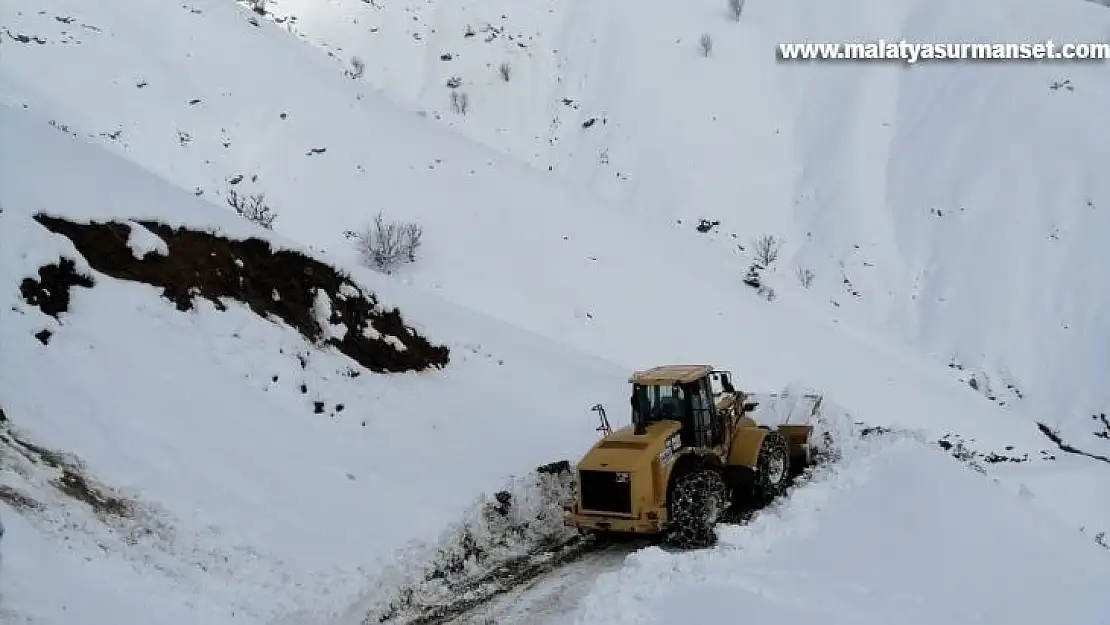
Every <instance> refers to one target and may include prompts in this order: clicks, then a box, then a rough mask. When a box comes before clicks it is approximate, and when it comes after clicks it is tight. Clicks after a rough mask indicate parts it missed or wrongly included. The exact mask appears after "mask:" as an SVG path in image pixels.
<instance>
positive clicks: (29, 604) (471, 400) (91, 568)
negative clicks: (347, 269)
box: [0, 107, 626, 625]
mask: <svg viewBox="0 0 1110 625" xmlns="http://www.w3.org/2000/svg"><path fill="white" fill-rule="evenodd" d="M0 128H2V129H3V135H4V142H3V146H2V147H0V172H2V174H0V209H2V211H3V212H2V213H0V237H2V238H0V268H2V272H0V283H2V284H3V285H4V287H3V288H2V289H0V294H2V297H3V301H2V302H0V303H2V306H0V308H2V312H0V345H2V346H3V350H2V357H0V408H2V409H3V411H4V415H5V417H6V421H4V422H3V423H2V424H0V425H2V426H3V427H4V430H3V436H0V440H3V441H5V442H6V443H7V445H0V467H2V469H3V470H2V471H0V501H2V502H3V503H4V504H8V505H9V506H10V505H12V504H17V503H19V502H20V501H22V502H23V503H22V505H19V506H17V512H19V514H16V515H13V514H12V510H13V508H12V507H8V506H2V508H3V515H4V521H5V524H6V526H7V535H6V536H5V538H4V545H3V546H4V551H5V554H4V555H5V558H4V571H3V574H2V575H0V581H2V585H0V594H2V595H3V596H4V597H5V599H8V600H9V601H10V602H11V603H12V604H14V605H12V606H11V609H13V610H17V611H22V612H23V613H24V614H25V615H28V616H31V617H33V618H32V620H31V622H33V623H39V622H42V623H65V622H73V621H69V620H67V619H68V618H75V617H76V618H79V619H81V622H89V623H129V622H145V623H152V622H164V623H175V624H179V625H180V624H183V623H221V622H231V621H232V620H234V621H235V622H258V623H261V622H268V618H269V617H273V616H274V615H275V613H276V612H278V611H281V610H288V611H294V610H299V609H315V608H319V607H328V606H331V607H335V608H338V607H342V603H343V601H344V600H345V597H346V596H349V595H350V593H352V592H355V591H361V589H362V585H363V584H364V583H365V579H366V577H367V576H368V575H370V574H372V573H373V572H374V571H375V564H374V563H375V560H376V558H386V559H388V557H389V556H390V553H391V551H392V549H394V548H396V547H398V546H400V545H401V544H403V543H404V542H405V541H407V540H410V539H429V538H433V537H435V535H436V534H438V532H439V530H440V528H442V526H443V525H444V524H445V523H446V522H447V521H448V520H450V519H452V518H454V517H455V516H456V515H457V514H458V513H459V511H460V510H462V509H464V508H465V507H466V506H467V505H468V504H469V503H470V502H471V501H472V500H473V498H474V497H476V496H477V495H478V494H479V493H480V492H482V491H486V490H489V489H490V488H494V487H497V486H498V485H499V484H501V482H502V481H503V480H504V479H505V478H506V477H507V476H508V475H510V474H518V475H519V474H523V473H525V472H527V471H528V470H529V469H531V468H532V467H534V466H536V465H538V464H541V463H544V462H548V461H550V460H552V459H556V458H561V457H565V456H566V455H567V454H568V453H571V452H572V451H573V450H576V449H579V448H582V447H583V446H584V445H587V444H589V442H590V441H591V440H592V438H593V435H594V433H593V425H594V423H593V421H594V417H593V415H591V414H590V413H589V411H588V408H589V405H590V403H591V402H594V401H606V402H617V401H620V400H621V399H623V390H622V386H621V383H622V382H623V378H624V376H625V375H626V373H625V372H624V371H623V370H622V369H620V368H618V367H616V366H613V365H610V364H606V363H604V362H601V361H598V360H596V359H594V358H591V357H588V356H585V355H582V354H580V353H575V352H573V351H571V350H568V349H566V348H564V347H561V346H559V345H557V344H554V343H551V342H550V341H547V340H544V339H542V338H539V337H536V336H534V335H531V334H528V333H525V332H522V331H520V330H515V329H513V328H512V327H510V326H507V325H506V324H504V323H501V322H497V321H494V320H492V319H489V318H483V317H481V316H478V315H475V314H473V313H470V312H466V311H464V310H460V309H458V308H455V307H452V306H450V305H447V304H445V303H443V302H442V301H440V300H439V299H438V298H434V297H433V298H429V297H427V296H419V295H417V294H414V293H411V292H409V291H408V290H407V289H403V288H398V287H397V286H396V285H394V284H391V282H390V281H389V280H387V279H384V278H382V277H380V276H378V275H377V274H374V273H372V272H370V271H368V270H356V271H354V272H353V275H355V276H356V280H357V281H358V282H359V283H361V285H363V288H365V289H368V290H370V291H371V292H372V293H373V294H374V295H376V296H377V297H378V298H379V300H380V301H382V302H383V305H385V306H398V307H399V309H400V310H401V313H402V315H403V317H404V320H405V322H406V323H407V324H410V325H411V326H413V327H414V328H416V329H417V330H418V331H420V332H422V333H424V334H426V335H427V336H428V337H429V338H430V339H431V340H432V341H434V342H441V343H443V344H445V345H447V346H448V347H449V348H450V362H449V364H448V365H447V367H446V368H445V369H444V370H442V371H439V370H435V369H433V370H429V371H425V372H423V373H398V374H388V375H387V374H376V373H372V372H371V371H369V370H367V369H366V368H365V367H362V366H360V365H359V364H358V363H357V362H355V361H353V360H351V359H350V358H348V357H346V356H344V355H343V354H341V353H339V352H338V351H336V350H335V349H333V348H320V347H318V346H316V345H314V344H312V343H311V342H309V341H308V340H306V339H305V338H304V337H302V336H301V335H300V334H298V332H297V331H296V330H293V329H292V328H290V327H289V326H288V325H286V324H283V323H271V322H269V321H265V320H263V319H261V318H260V317H258V316H257V315H255V314H254V313H252V312H251V311H250V310H249V309H248V308H246V307H245V306H243V305H242V304H239V303H237V302H234V301H230V300H227V301H228V304H227V306H228V309H227V310H226V311H223V312H221V311H218V310H216V309H215V308H214V307H213V306H212V305H211V304H208V303H205V301H204V300H200V302H199V303H198V304H197V306H196V308H195V309H193V310H191V311H188V312H181V311H178V310H176V309H175V307H174V305H173V304H172V303H171V302H169V301H167V300H166V299H163V298H162V297H161V296H160V289H155V288H153V287H151V286H148V285H147V284H143V283H140V282H132V281H127V280H120V279H115V278H112V277H109V276H107V275H105V274H103V273H101V272H98V271H95V270H93V269H91V268H90V267H89V262H90V261H89V260H87V259H86V258H85V257H84V256H82V255H80V254H78V253H77V251H76V250H75V248H74V246H73V245H72V244H71V243H70V241H69V240H68V239H67V238H66V237H64V236H61V235H55V234H53V233H51V232H50V231H48V230H47V229H46V228H44V227H43V226H42V225H40V224H39V223H37V222H36V221H34V220H32V218H31V216H32V213H34V212H37V211H45V212H47V213H49V214H51V215H61V216H65V217H68V218H71V219H76V220H78V221H80V220H85V219H89V218H95V219H98V220H99V219H115V220H121V221H122V220H128V219H134V220H144V221H145V220H150V219H153V220H158V221H161V222H163V223H169V224H185V225H193V226H199V227H201V228H216V229H217V230H218V231H219V232H222V233H225V234H226V235H227V236H230V237H246V236H261V234H260V233H263V232H264V231H261V230H260V229H258V228H256V227H254V226H252V225H251V224H249V223H247V222H245V221H243V220H241V219H239V218H238V217H236V216H234V215H232V214H230V213H227V212H225V211H222V210H220V209H218V208H216V207H213V206H212V205H210V204H208V203H206V202H204V201H203V200H198V199H195V198H193V197H191V196H190V195H189V194H188V193H187V192H185V191H182V190H180V189H178V188H175V187H174V186H172V185H170V184H169V183H167V182H165V181H163V180H160V179H158V178H156V177H154V176H152V175H151V174H149V173H147V172H143V171H142V170H140V169H138V168H137V167H135V166H134V165H132V164H130V163H128V162H126V161H124V160H121V159H118V158H116V157H114V156H111V155H110V154H108V153H106V152H105V151H104V150H103V149H102V148H99V147H97V146H93V145H88V144H85V143H84V141H82V140H80V139H75V138H73V137H70V136H67V135H65V134H62V133H60V132H57V131H56V130H54V129H52V128H50V127H49V126H48V125H47V123H46V121H45V120H43V119H41V118H36V117H34V116H33V115H31V114H30V113H28V112H26V111H20V110H13V109H11V108H8V107H3V108H2V109H0ZM132 227H134V228H137V229H140V230H141V229H142V228H141V226H138V225H135V226H132ZM275 240H276V242H277V245H280V246H282V247H287V248H289V249H299V246H298V245H296V244H292V243H291V242H289V241H285V240H283V239H280V238H278V239H275ZM184 249H186V248H183V247H177V248H173V249H172V250H171V253H172V254H176V255H182V254H187V253H188V252H187V251H182V250H184ZM155 254H156V255H157V252H155ZM60 257H62V258H72V259H74V260H75V261H77V262H76V270H77V271H78V272H80V273H82V274H85V275H89V276H91V277H92V278H93V280H94V281H95V284H94V286H92V288H86V287H83V286H74V287H73V288H72V289H71V290H70V292H71V302H70V303H69V309H68V312H63V313H60V320H61V321H60V322H59V321H55V320H54V319H52V318H51V317H49V316H47V315H46V314H44V313H43V312H42V311H40V309H39V308H37V307H36V306H33V305H30V304H29V303H28V302H27V301H25V299H24V297H23V296H22V294H21V291H22V284H23V281H24V279H25V278H27V277H31V278H34V277H35V276H36V274H37V272H38V271H39V267H40V266H44V265H48V264H51V263H57V262H58V260H59V258H60ZM248 262H253V261H248ZM34 291H35V290H34V289H32V292H34ZM53 291H54V292H57V291H58V289H57V288H56V285H55V286H54V288H53ZM44 329H45V330H48V331H49V332H50V335H49V336H47V337H46V338H45V340H46V343H45V344H44V343H43V342H41V340H40V339H39V338H36V336H35V335H36V334H38V333H39V332H40V331H42V330H44ZM356 376H357V377H356ZM537 397H542V398H544V399H543V400H542V401H537V399H536V398H537ZM317 404H319V407H318V406H317ZM9 426H10V428H11V431H10V432H11V434H10V435H11V437H14V439H13V438H9V437H8V429H7V428H8V427H9ZM13 440H15V442H14V443H13V442H12V441H13ZM19 441H24V442H26V443H28V444H29V445H30V446H27V445H24V444H22V443H20V442H19ZM31 446H34V447H43V448H45V449H46V450H59V451H60V452H64V453H73V454H75V455H76V458H78V459H80V461H81V462H82V463H83V464H82V465H75V466H78V467H79V470H78V469H74V472H75V473H77V474H82V475H87V476H88V480H89V481H90V482H91V483H93V484H94V485H95V484H103V485H104V488H105V489H106V490H105V492H113V493H115V492H118V493H119V497H121V498H123V499H124V500H127V498H130V497H134V498H135V500H136V503H134V504H133V505H132V504H126V505H127V508H126V509H127V512H126V513H124V514H122V515H115V516H113V514H112V513H111V510H112V509H113V508H112V506H111V504H110V502H109V503H107V504H102V505H100V506H99V511H100V514H99V515H97V514H93V513H92V511H91V510H90V509H89V508H88V507H86V506H85V505H84V504H83V503H81V501H75V500H73V499H70V498H69V497H66V496H65V495H66V494H71V491H69V490H66V489H65V488H62V487H61V486H56V483H54V482H51V481H50V480H51V479H52V477H54V474H55V472H56V471H60V470H62V468H64V467H66V466H69V465H67V464H65V462H63V461H61V460H51V457H52V456H51V455H50V453H45V454H42V453H38V452H35V451H34V448H33V447H31ZM52 462H54V463H55V464H57V463H61V467H59V466H54V465H52V464H51V463H52ZM63 477H64V476H63ZM59 479H62V478H59ZM52 484H55V485H53V486H52ZM60 484H63V485H64V484H65V482H64V481H63V482H60ZM94 488H95V486H94ZM13 493H14V494H13ZM19 495H22V496H23V497H24V498H25V499H24V500H20V499H19V498H18V497H19ZM28 502H30V503H28ZM35 502H37V503H35ZM121 505H122V504H121ZM105 510H107V511H108V512H105ZM134 541H137V543H138V544H137V545H135V544H132V542H134ZM5 607H8V606H5ZM67 614H69V615H71V616H69V617H67V616H66V615H67ZM39 619H41V620H39ZM158 619H160V620H158ZM16 622H18V621H16Z"/></svg>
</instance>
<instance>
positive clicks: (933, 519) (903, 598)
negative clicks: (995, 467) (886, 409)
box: [575, 437, 1110, 625]
mask: <svg viewBox="0 0 1110 625" xmlns="http://www.w3.org/2000/svg"><path fill="white" fill-rule="evenodd" d="M884 439H885V440H884ZM880 441H881V442H880ZM1107 583H1110V552H1108V551H1105V550H1103V549H1100V548H1099V547H1098V546H1096V545H1094V544H1093V543H1092V541H1090V540H1088V539H1086V538H1084V537H1082V536H1080V534H1079V533H1078V532H1076V531H1074V530H1073V529H1071V528H1069V527H1066V526H1063V525H1061V524H1058V523H1057V522H1056V521H1055V520H1053V519H1051V518H1049V517H1047V516H1045V515H1044V514H1042V512H1041V511H1039V510H1037V509H1036V508H1035V507H1033V506H1031V505H1030V504H1029V503H1027V502H1026V501H1023V500H1022V499H1020V498H1018V497H1016V496H1014V495H1012V494H1010V493H1008V492H1006V491H1005V490H1004V489H1003V488H1001V487H999V486H998V485H997V484H994V483H992V482H991V481H990V480H989V479H987V478H985V477H983V476H981V475H980V474H978V473H976V472H974V471H970V470H968V469H967V468H966V467H964V466H961V465H960V464H959V463H957V462H954V461H953V460H951V459H950V458H946V457H945V456H944V455H942V454H941V453H940V452H938V451H935V450H932V449H926V448H924V447H922V446H921V444H920V443H918V442H916V441H914V440H912V439H908V438H901V439H900V440H893V441H891V440H890V439H889V437H880V438H878V439H873V440H872V442H870V443H868V444H866V445H857V446H856V448H855V449H854V450H852V451H851V452H850V453H849V454H846V456H845V461H844V462H843V463H841V464H838V465H833V466H832V467H831V468H830V469H829V470H828V471H827V472H826V473H825V474H824V475H822V476H820V477H819V478H817V479H815V480H814V481H812V482H811V483H809V484H807V485H805V486H803V487H801V488H799V489H798V490H797V491H795V492H794V493H793V494H792V496H791V497H789V498H788V499H786V500H784V502H783V504H782V505H781V506H778V507H776V508H772V509H769V510H766V511H763V512H761V513H759V514H758V515H757V516H756V518H755V519H753V521H752V522H751V523H750V524H749V525H747V526H744V527H739V528H733V529H730V530H729V531H727V532H722V536H721V544H720V545H719V546H718V547H716V548H714V549H711V550H706V551H703V552H698V553H693V554H670V553H666V552H664V551H661V550H658V549H649V550H644V551H642V552H640V553H637V554H635V555H634V556H632V557H630V558H629V559H628V562H627V566H626V568H625V569H623V570H621V571H620V572H617V573H613V574H610V575H607V576H605V577H603V578H602V579H601V580H600V581H599V583H598V585H597V587H596V589H595V590H594V592H593V593H592V595H591V596H590V597H588V598H587V600H586V602H585V604H584V606H583V609H582V612H581V613H580V614H579V615H577V620H576V621H575V622H576V623H579V624H582V625H585V624H586V623H609V624H612V623H671V622H676V621H680V620H688V619H696V620H707V621H718V620H729V619H730V618H734V617H735V615H736V610H737V609H738V606H743V610H744V614H745V615H746V616H745V618H748V617H751V618H775V619H779V620H780V621H782V622H786V623H794V622H799V623H800V622H803V621H804V620H809V619H811V618H814V617H817V616H820V618H821V620H822V621H829V622H833V623H844V624H847V623H876V624H878V623H884V622H887V623H889V622H892V621H896V622H899V623H912V624H918V623H920V624H921V625H925V624H929V623H938V622H944V623H967V624H971V623H984V622H991V623H994V622H998V623H1014V624H1034V623H1044V622H1068V623H1082V624H1090V625H1095V624H1096V623H1100V622H1102V621H1103V620H1104V619H1105V615H1106V614H1108V613H1110V597H1108V596H1107V595H1106V592H1105V588H1106V585H1107ZM1046 597H1051V598H1052V599H1051V600H1046V599H1045V598H1046ZM738 602H739V603H738ZM749 608H750V612H749V611H748V610H749Z"/></svg>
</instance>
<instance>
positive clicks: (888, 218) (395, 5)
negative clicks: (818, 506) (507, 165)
mask: <svg viewBox="0 0 1110 625" xmlns="http://www.w3.org/2000/svg"><path fill="white" fill-rule="evenodd" d="M269 10H270V11H271V12H272V15H271V17H272V18H273V17H276V18H277V19H284V18H289V17H290V16H294V17H295V18H296V20H295V22H289V21H286V22H284V23H283V24H282V27H283V28H287V29H289V30H290V31H292V32H293V33H295V34H297V35H299V36H301V37H303V38H304V39H305V40H306V41H307V42H310V43H312V44H314V45H316V46H318V47H321V48H322V49H323V51H326V52H327V53H328V54H329V55H331V57H332V58H331V59H330V60H331V61H332V64H333V65H334V69H333V70H332V71H334V72H340V71H342V69H343V68H344V67H345V65H346V64H347V63H348V62H349V60H350V58H352V57H358V58H359V59H361V60H362V61H363V64H364V66H365V69H364V72H363V75H362V77H361V79H360V80H361V81H362V82H365V83H369V84H372V85H374V86H375V87H377V88H379V89H381V90H382V91H383V92H384V93H386V94H388V95H389V96H391V97H392V98H393V99H395V100H397V101H399V102H402V103H405V104H407V105H409V106H411V107H413V108H416V109H420V110H423V111H426V112H427V115H428V116H429V118H432V119H436V120H439V121H440V122H441V123H442V124H444V125H446V126H448V127H450V128H452V129H454V130H456V131H458V132H460V133H462V134H464V135H465V136H468V137H471V138H473V139H475V140H477V141H480V142H482V143H484V144H486V145H489V146H491V147H493V148H495V149H497V150H499V151H501V152H503V153H506V154H510V155H512V156H514V157H516V158H519V159H521V160H524V161H526V162H529V163H531V164H532V165H533V166H534V167H536V168H537V169H540V170H544V171H546V170H548V169H550V170H551V172H552V174H553V175H554V176H557V177H559V178H560V179H562V180H563V181H565V182H566V183H567V184H572V185H575V186H579V187H584V188H588V189H590V190H591V191H594V192H595V193H597V194H599V195H600V196H603V197H606V198H610V199H614V200H619V201H621V202H624V203H627V207H628V208H630V209H631V210H632V211H633V212H634V213H636V214H637V215H641V216H646V217H648V218H649V219H651V220H652V221H654V222H656V223H659V224H670V225H675V224H676V221H678V222H680V223H681V225H677V226H675V227H677V228H678V229H679V230H680V231H683V232H684V233H690V232H693V228H694V226H695V225H696V224H697V222H698V220H700V219H707V220H711V221H719V222H720V225H719V226H716V227H715V228H714V230H713V231H712V232H711V233H709V234H706V235H703V236H702V237H701V238H703V239H708V240H712V241H713V242H714V243H715V244H717V245H719V248H720V251H722V252H726V253H733V254H734V257H732V258H731V260H724V259H721V260H718V261H716V262H717V263H718V264H720V265H722V266H726V263H727V266H729V268H730V269H731V273H730V276H732V278H731V279H730V281H729V284H730V285H731V284H735V283H736V279H735V278H736V277H738V276H739V275H741V274H742V273H743V272H744V270H745V269H746V267H747V263H748V262H749V259H750V252H751V243H752V240H753V239H754V238H756V237H758V236H761V235H763V234H765V233H770V234H774V235H776V236H777V237H779V239H780V240H782V241H783V247H782V250H781V253H780V257H779V260H778V261H777V262H776V264H775V267H774V270H773V272H772V274H773V275H772V276H771V278H770V280H771V281H772V282H773V284H774V286H775V289H776V291H777V292H778V294H779V296H780V299H797V300H799V304H800V305H802V306H804V307H806V308H809V309H813V310H815V311H817V312H818V313H819V314H820V316H821V317H830V318H836V319H839V320H840V321H841V322H842V323H845V322H849V321H857V322H863V323H867V324H868V325H871V326H874V327H875V330H873V331H875V332H881V333H882V334H883V335H886V336H888V337H891V339H892V340H899V341H908V342H909V343H910V344H912V345H914V346H915V347H917V348H919V349H920V350H922V351H924V352H926V353H928V354H930V355H931V356H932V357H933V358H935V359H936V360H938V361H940V362H941V363H943V364H948V363H949V362H951V361H953V360H954V361H956V362H958V363H960V364H961V365H962V366H963V367H966V368H967V369H968V373H967V374H964V375H963V376H962V377H964V379H966V380H970V376H971V374H972V373H974V375H975V378H976V384H977V385H978V386H979V387H980V388H981V389H982V392H983V394H984V395H987V396H993V397H996V398H997V399H999V400H1000V401H1003V402H1006V403H1008V404H1011V405H1012V404H1022V405H1024V407H1025V408H1026V409H1027V410H1030V411H1033V412H1037V413H1040V414H1041V418H1042V419H1043V420H1046V421H1048V422H1049V423H1051V424H1052V425H1053V426H1054V427H1062V428H1064V429H1065V431H1066V432H1067V433H1068V434H1069V437H1070V438H1072V439H1082V440H1083V443H1084V445H1087V446H1093V447H1102V449H1103V450H1104V453H1106V452H1110V442H1107V439H1097V438H1093V437H1092V436H1091V434H1092V431H1093V429H1092V427H1090V425H1091V424H1090V423H1089V421H1090V416H1091V415H1092V414H1097V413H1100V412H1106V411H1107V408H1108V407H1110V389H1108V387H1107V386H1106V385H1105V384H1102V383H1101V380H1102V377H1103V375H1104V373H1103V372H1105V371H1106V370H1107V368H1108V367H1110V360H1108V358H1110V356H1108V354H1110V352H1108V351H1107V350H1106V349H1105V347H1104V346H1105V345H1108V344H1110V324H1108V322H1107V317H1106V315H1105V314H1102V313H1103V311H1105V310H1106V309H1107V307H1108V306H1110V302H1108V301H1107V300H1106V299H1105V297H1104V296H1103V295H1102V293H1103V292H1104V290H1103V289H1095V290H1092V288H1091V287H1092V286H1093V285H1098V284H1106V283H1108V282H1110V275H1108V274H1107V270H1106V267H1107V266H1108V264H1107V262H1106V258H1105V252H1104V250H1103V246H1102V244H1101V238H1100V237H1101V236H1102V233H1104V232H1106V231H1107V230H1108V229H1110V209H1108V207H1110V188H1108V187H1107V184H1106V181H1105V176H1104V175H1102V169H1101V163H1104V162H1106V161H1107V159H1108V158H1110V147H1108V145H1107V143H1106V142H1105V141H1103V140H1102V139H1101V137H1102V134H1101V132H1100V130H1099V129H1101V128H1105V127H1107V126H1108V125H1110V89H1108V88H1107V87H1106V85H1107V84H1110V74H1108V72H1110V69H1108V66H1107V63H1106V62H1104V61H1095V62H1033V63H1029V62H1022V61H1019V62H1016V63H1015V62H1009V63H1007V62H1001V63H969V62H938V63H928V62H921V63H918V64H916V65H914V66H913V67H909V66H906V65H904V64H901V63H897V62H879V63H855V64H851V63H782V62H778V61H777V60H776V57H775V53H774V51H775V49H776V46H777V45H778V44H779V43H787V42H837V41H846V40H855V39H867V40H872V39H877V38H885V39H887V40H898V39H902V38H904V39H906V40H908V41H910V42H929V41H945V42H968V41H970V42H1009V41H1043V40H1045V39H1051V40H1053V41H1055V42H1057V43H1058V44H1062V43H1066V42H1105V41H1106V40H1107V33H1108V32H1110V11H1107V9H1106V8H1105V7H1102V6H1098V5H1096V4H1094V3H1090V2H1083V1H1079V0H1067V1H1057V0H1018V1H1014V0H975V1H973V2H963V1H957V0H941V1H939V2H938V1H936V0H894V1H891V2H884V3H882V6H881V7H876V6H875V4H874V3H873V2H869V1H867V0H838V1H837V2H826V3H822V4H820V5H817V6H814V5H813V3H811V2H803V1H801V0H775V1H773V2H772V1H769V0H749V1H748V2H746V3H744V9H743V14H742V17H741V19H740V20H739V22H735V21H733V20H731V19H730V18H729V17H728V15H727V11H726V2H725V1H724V0H691V1H688V2H681V3H676V2H665V1H647V2H640V3H637V5H636V6H635V8H631V7H629V6H626V5H625V4H623V3H619V2H597V1H589V2H587V1H583V0H546V1H545V0H539V1H536V2H529V3H523V4H522V3H519V2H509V1H504V0H494V1H488V0H484V1H482V2H466V1H459V2H427V1H425V0H390V1H389V2H380V3H378V2H374V3H366V2H362V1H361V0H332V1H330V2H309V1H305V0H276V1H275V2H272V3H270V7H269ZM702 33H707V34H709V35H710V36H711V38H712V41H713V53H712V55H711V56H710V57H709V58H702V57H701V55H700V54H699V52H698V39H699V37H700V35H701V34H702ZM443 55H447V56H446V57H445V56H443ZM502 63H508V64H509V66H510V67H511V73H510V78H509V80H508V81H507V82H506V81H505V80H503V79H502V78H501V75H500V71H499V68H500V67H501V65H502ZM452 78H456V79H457V80H458V83H459V85H458V87H456V88H453V89H452V88H450V87H449V86H448V82H449V81H450V80H451V79H452ZM452 84H454V83H452ZM452 91H457V92H459V93H466V94H467V96H468V98H469V103H470V106H469V111H468V112H467V114H466V115H460V114H458V113H456V112H453V111H452V109H451V99H450V97H449V94H450V93H451V92H452ZM703 243H705V244H707V245H709V241H703ZM643 244H644V245H645V246H646V245H648V243H646V242H644V243H643ZM737 244H739V245H742V246H744V247H745V248H746V251H745V252H744V253H739V250H738V249H737V248H736V245H737ZM806 270H808V271H810V272H812V276H813V277H812V283H811V285H810V286H809V287H808V289H802V288H801V287H800V286H799V284H798V282H799V280H798V279H797V278H796V275H797V273H798V272H804V271H806ZM1015 389H1016V392H1015Z"/></svg>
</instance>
